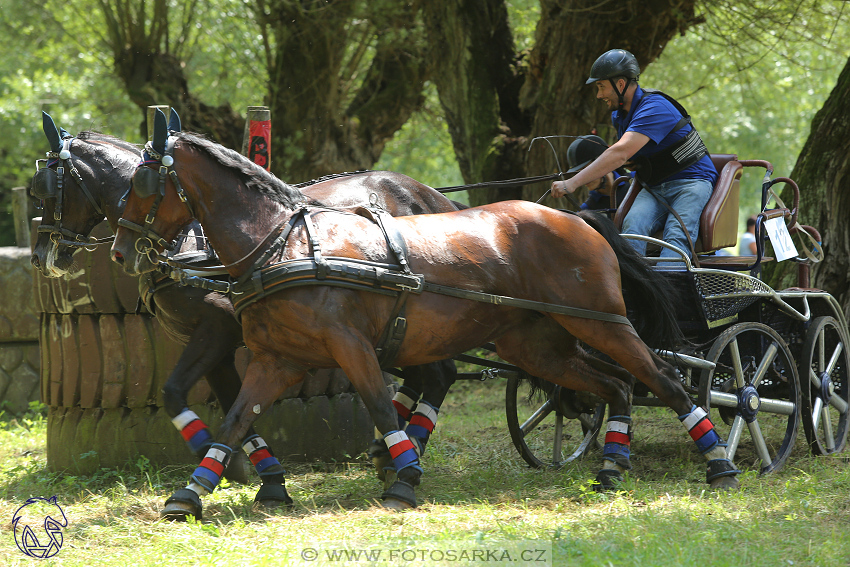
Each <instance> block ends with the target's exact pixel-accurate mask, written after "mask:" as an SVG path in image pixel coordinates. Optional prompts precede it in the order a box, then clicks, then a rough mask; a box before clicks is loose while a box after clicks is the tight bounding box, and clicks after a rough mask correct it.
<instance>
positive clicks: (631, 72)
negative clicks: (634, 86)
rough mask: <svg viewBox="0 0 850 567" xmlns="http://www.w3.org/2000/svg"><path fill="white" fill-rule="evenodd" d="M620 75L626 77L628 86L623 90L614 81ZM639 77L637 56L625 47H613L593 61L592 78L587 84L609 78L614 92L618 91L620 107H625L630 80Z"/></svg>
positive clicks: (635, 79)
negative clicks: (625, 96)
mask: <svg viewBox="0 0 850 567" xmlns="http://www.w3.org/2000/svg"><path fill="white" fill-rule="evenodd" d="M618 77H625V78H626V87H625V88H624V89H623V92H620V91H619V90H617V84H616V83H615V82H614V79H616V78H618ZM638 77H640V65H638V62H637V59H636V58H635V56H634V55H632V54H631V53H629V52H628V51H626V50H625V49H611V50H609V51H606V52H605V53H603V54H602V55H600V56H599V58H598V59H597V60H596V61H595V62H594V63H593V67H591V68H590V78H589V79H587V81H586V82H585V84H586V85H589V84H591V83H595V82H596V81H604V80H605V79H608V81H610V83H611V86H612V87H614V92H615V93H617V98H618V103H619V104H618V106H619V108H623V104H625V101H624V100H623V96H624V95H625V94H626V89H627V88H628V87H629V82H631V81H634V82H637V81H638Z"/></svg>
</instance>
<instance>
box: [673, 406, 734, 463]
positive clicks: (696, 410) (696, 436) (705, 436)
mask: <svg viewBox="0 0 850 567" xmlns="http://www.w3.org/2000/svg"><path fill="white" fill-rule="evenodd" d="M679 421H681V422H682V425H684V426H685V429H687V430H688V433H689V434H690V436H691V439H693V440H694V443H696V445H697V449H699V452H700V453H702V454H703V455H704V454H706V453H708V452H709V451H711V450H712V449H714V448H715V447H717V446H718V445H721V444H722V443H723V440H722V439H720V436H719V435H718V434H717V431H715V430H714V424H712V423H711V420H710V419H709V418H708V414H707V413H706V412H705V410H704V409H702V408H700V407H697V406H693V407H692V408H691V411H690V412H689V413H686V414H685V415H680V416H679Z"/></svg>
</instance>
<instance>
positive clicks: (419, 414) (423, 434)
mask: <svg viewBox="0 0 850 567" xmlns="http://www.w3.org/2000/svg"><path fill="white" fill-rule="evenodd" d="M438 412H439V410H438V409H437V408H435V407H434V406H432V405H431V404H429V403H428V402H426V401H425V400H422V401H421V402H419V404H417V406H416V412H415V413H414V414H413V417H411V418H410V425H408V426H407V428H406V429H405V433H407V436H408V437H410V438H414V437H415V438H416V440H417V441H419V449H420V450H419V455H420V456H422V455H423V454H424V453H425V445H426V444H427V443H428V439H429V438H430V437H431V432H432V431H434V428H435V427H436V426H437V413H438Z"/></svg>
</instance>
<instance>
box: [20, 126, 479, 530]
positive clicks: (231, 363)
mask: <svg viewBox="0 0 850 567" xmlns="http://www.w3.org/2000/svg"><path fill="white" fill-rule="evenodd" d="M172 116H173V117H176V113H173V115H172ZM42 118H43V128H44V132H45V135H46V137H47V139H48V143H49V147H50V150H51V151H50V152H49V153H48V155H49V158H48V160H47V163H46V164H45V167H44V168H42V169H40V170H39V171H38V172H37V173H36V175H35V176H34V178H33V181H32V183H31V186H30V189H29V191H30V197H31V198H34V199H36V200H38V201H40V203H41V207H42V212H43V219H42V224H41V225H40V226H39V229H38V239H37V241H36V244H35V246H34V250H33V254H32V257H31V263H32V265H33V266H34V267H35V268H36V269H38V270H39V272H40V273H41V274H42V275H43V276H44V277H48V278H59V277H65V276H67V275H69V274H72V273H74V272H76V271H78V268H77V265H76V262H75V260H74V254H75V253H77V252H79V250H80V248H83V247H86V248H90V247H91V246H96V245H97V244H98V243H97V242H94V241H93V240H92V239H91V238H90V237H89V235H90V233H91V231H92V230H93V229H94V227H95V226H96V225H98V224H99V223H100V222H101V221H103V220H104V218H105V219H106V220H107V222H108V223H109V226H110V228H111V229H112V231H113V232H115V230H116V229H117V228H118V219H119V218H120V216H121V211H122V210H123V207H124V200H123V197H124V196H125V194H126V193H127V190H128V188H129V187H130V183H131V180H132V176H133V173H134V172H135V170H136V168H137V166H138V164H139V157H140V152H141V147H139V146H137V145H135V144H131V143H129V142H126V141H124V140H120V139H118V138H115V137H112V136H108V135H105V134H100V133H96V132H82V133H80V134H79V135H78V136H76V137H72V136H71V135H70V134H68V133H67V132H66V131H65V130H64V129H59V128H57V126H56V125H55V123H54V121H53V119H52V118H51V117H50V116H49V115H48V114H47V113H43V116H42ZM171 127H172V129H174V130H178V129H179V123H178V122H176V121H173V122H172V124H171ZM66 141H67V144H66ZM63 150H64V151H66V152H67V154H63V155H64V156H65V157H60V154H62V152H63ZM59 167H61V168H62V170H61V175H59V172H58V171H57V170H58V168H59ZM304 185H305V186H304V188H303V191H304V194H305V195H311V196H313V198H318V199H321V200H323V201H325V202H329V203H334V205H335V206H338V207H341V208H346V207H353V206H357V205H362V204H367V203H368V202H369V198H370V196H372V195H374V196H375V198H376V199H377V202H378V203H379V204H381V205H382V206H383V207H385V208H386V209H387V210H388V211H390V212H392V213H393V214H398V215H411V214H421V213H428V212H443V211H452V210H455V209H456V208H457V207H459V206H460V207H462V206H463V205H460V204H458V203H454V202H452V201H450V200H449V199H447V198H446V197H445V196H443V195H442V194H441V193H439V192H438V191H435V190H434V189H432V188H430V187H428V186H426V185H423V184H421V183H419V182H417V181H415V180H413V179H411V178H410V177H407V176H406V175H402V174H399V173H394V172H386V171H382V172H363V173H358V174H351V175H345V176H338V177H334V178H331V179H327V180H323V181H322V180H320V181H318V182H311V183H307V184H304ZM57 217H58V218H57ZM181 230H182V229H181ZM186 242H187V244H188V245H193V244H196V243H197V240H196V239H195V238H189V239H186ZM100 244H102V243H100ZM203 248H204V246H203V244H201V246H200V251H203ZM184 251H190V250H188V249H184ZM204 257H206V256H204ZM206 263H207V264H209V263H210V262H206ZM213 263H217V261H216V262H213ZM169 284H171V285H169ZM174 284H175V282H174V281H173V280H170V279H169V278H168V277H163V276H162V275H161V274H158V273H153V272H151V273H148V274H145V275H144V276H143V277H142V278H141V280H140V293H141V294H142V295H143V296H144V297H145V298H146V301H145V303H146V305H147V306H148V309H149V310H150V311H151V312H152V313H154V314H155V315H156V317H157V319H158V321H159V323H160V324H161V326H162V327H163V329H164V330H165V331H166V333H167V334H168V336H169V337H170V338H171V339H173V340H175V341H177V342H179V343H181V344H184V345H185V349H184V350H183V352H182V354H181V356H180V358H179V360H178V361H177V364H176V366H175V367H174V369H173V370H172V372H171V373H170V375H169V377H168V379H167V381H166V383H165V386H164V388H163V403H164V409H165V411H166V413H167V414H168V415H169V418H171V419H172V420H175V419H177V418H178V417H179V416H180V415H181V414H183V413H184V412H185V410H186V408H187V407H188V403H187V396H188V392H189V390H190V389H191V388H192V386H194V384H195V383H196V382H197V381H198V380H200V379H201V378H202V377H206V379H207V382H208V383H209V385H210V388H211V389H212V391H213V393H214V395H215V396H216V398H217V399H218V401H219V402H220V403H221V405H222V408H223V409H224V411H225V412H226V411H227V410H228V409H229V408H230V407H231V406H232V404H233V401H234V400H235V399H236V396H237V394H238V392H239V389H240V388H241V384H242V383H241V380H240V378H239V374H238V372H237V370H236V366H235V356H234V353H235V351H236V349H237V348H238V347H240V346H242V345H243V344H244V343H243V340H242V328H241V325H240V324H239V322H238V321H237V319H236V318H235V317H234V316H233V307H232V305H231V303H230V301H229V299H228V298H227V297H226V296H224V295H222V294H220V293H217V292H214V291H205V290H202V289H198V288H195V287H187V286H180V285H174ZM456 375H457V371H456V369H455V366H454V363H453V361H451V360H444V361H437V362H433V363H430V364H425V365H420V366H415V367H408V368H402V369H401V378H402V380H403V385H402V387H401V388H400V390H399V392H398V393H397V394H396V397H395V400H394V403H395V405H396V407H397V408H398V412H397V413H398V420H399V427H402V428H404V427H405V425H406V423H407V422H409V421H411V420H413V421H414V422H416V421H417V420H419V416H420V415H424V414H427V415H433V417H434V420H435V422H436V413H437V412H438V411H439V407H440V405H441V404H442V402H443V400H444V398H445V396H446V394H447V392H448V389H449V387H450V386H451V385H452V384H453V383H454V381H455V379H456ZM426 377H427V378H428V380H427V382H426ZM184 421H186V420H185V416H184V418H183V419H182V420H178V421H177V422H176V423H175V425H182V426H183V427H182V428H181V427H178V429H180V430H181V433H184V432H186V431H187V429H188V431H193V430H194V433H193V435H191V436H189V435H184V438H185V437H188V438H187V439H186V440H187V444H188V446H189V448H190V449H191V450H192V451H193V452H194V453H196V454H198V453H200V454H199V455H198V456H199V457H200V456H202V455H203V454H204V453H206V450H207V448H206V445H208V444H209V438H204V435H203V434H201V435H200V437H197V438H196V437H195V435H198V433H199V426H200V425H201V423H202V422H200V420H193V421H194V422H195V423H194V425H192V423H188V424H185V423H183V422H184ZM413 433H418V436H415V437H416V439H417V441H418V443H419V444H420V446H421V449H422V450H423V451H424V448H425V445H426V443H427V441H428V437H429V435H430V429H423V428H421V427H419V428H418V429H417V428H413V429H412V433H411V435H412V436H413ZM252 434H253V432H252ZM259 442H261V441H259ZM259 442H258V443H259ZM267 450H268V451H269V454H270V455H271V449H267ZM370 450H371V452H372V453H373V459H374V460H375V462H376V466H377V468H378V473H379V476H383V474H384V470H383V468H384V467H385V466H387V465H388V464H390V460H389V453H388V452H387V451H386V447H385V446H382V445H381V444H380V443H377V444H376V443H373V446H372V447H370ZM239 455H240V454H237V457H239ZM246 460H247V456H246V455H241V457H239V458H236V459H233V462H232V464H231V466H228V468H227V471H226V473H227V477H228V478H230V479H231V480H235V481H238V482H243V483H247V482H248V478H247V476H246V475H245V470H244V466H245V461H246ZM256 468H258V469H259V466H257V467H256ZM258 472H262V473H270V472H276V474H279V473H280V471H277V470H276V469H275V468H274V467H269V466H268V462H266V464H265V466H264V467H263V468H262V469H260V470H258ZM261 479H262V480H263V488H261V489H260V492H259V493H258V494H257V500H258V501H260V502H262V503H263V504H265V505H267V506H273V505H276V504H281V503H283V504H288V503H290V502H291V500H290V499H289V496H288V494H286V491H285V488H283V484H282V477H278V476H274V475H269V474H261ZM165 515H166V516H169V517H171V516H174V517H176V518H178V519H179V518H180V517H182V516H183V515H184V514H183V510H182V507H181V506H179V505H177V509H176V510H170V509H169V507H168V506H166V514H165Z"/></svg>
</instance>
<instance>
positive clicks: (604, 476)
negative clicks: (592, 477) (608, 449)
mask: <svg viewBox="0 0 850 567" xmlns="http://www.w3.org/2000/svg"><path fill="white" fill-rule="evenodd" d="M621 482H623V475H622V474H620V471H618V470H616V469H602V470H601V471H599V473H597V475H596V484H594V485H593V489H594V490H595V491H596V492H607V491H609V490H616V489H617V486H618V485H619V484H620V483H621Z"/></svg>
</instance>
